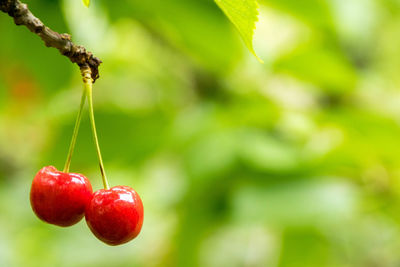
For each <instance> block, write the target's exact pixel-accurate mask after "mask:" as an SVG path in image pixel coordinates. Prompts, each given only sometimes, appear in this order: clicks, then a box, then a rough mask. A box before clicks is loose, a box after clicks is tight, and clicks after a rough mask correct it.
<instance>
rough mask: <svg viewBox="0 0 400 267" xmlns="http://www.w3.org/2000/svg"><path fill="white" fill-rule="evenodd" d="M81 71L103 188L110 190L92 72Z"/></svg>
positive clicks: (88, 69) (84, 68)
mask: <svg viewBox="0 0 400 267" xmlns="http://www.w3.org/2000/svg"><path fill="white" fill-rule="evenodd" d="M81 71H82V77H83V84H84V86H85V91H86V95H87V98H88V103H89V116H90V124H91V126H92V134H93V140H94V143H95V145H96V151H97V157H98V158H99V167H100V172H101V177H102V179H103V186H104V188H105V189H109V188H110V187H109V186H108V181H107V177H106V172H105V170H104V163H103V158H102V156H101V151H100V145H99V140H98V138H97V131H96V124H95V122H94V111H93V96H92V95H93V94H92V83H93V80H92V77H91V71H90V68H89V67H82V68H81Z"/></svg>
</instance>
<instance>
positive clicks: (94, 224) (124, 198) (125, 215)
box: [85, 186, 143, 246]
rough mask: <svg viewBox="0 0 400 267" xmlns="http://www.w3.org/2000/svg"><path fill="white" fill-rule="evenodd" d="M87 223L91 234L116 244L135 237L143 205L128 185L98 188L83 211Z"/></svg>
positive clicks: (141, 216) (110, 243)
mask: <svg viewBox="0 0 400 267" xmlns="http://www.w3.org/2000/svg"><path fill="white" fill-rule="evenodd" d="M85 218H86V222H87V224H88V226H89V228H90V230H91V231H92V232H93V234H94V235H95V236H96V237H97V238H98V239H100V240H101V241H103V242H104V243H106V244H109V245H112V246H115V245H120V244H123V243H126V242H128V241H130V240H132V239H133V238H135V237H136V236H137V235H138V234H139V233H140V230H141V228H142V224H143V204H142V200H141V199H140V197H139V195H138V194H137V193H136V191H135V190H133V189H132V188H130V187H129V186H115V187H112V188H110V189H100V190H98V191H96V192H95V193H94V194H93V198H92V200H91V201H90V203H89V205H88V206H87V207H86V211H85Z"/></svg>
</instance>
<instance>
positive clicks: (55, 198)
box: [30, 166, 93, 227]
mask: <svg viewBox="0 0 400 267" xmlns="http://www.w3.org/2000/svg"><path fill="white" fill-rule="evenodd" d="M92 196H93V190H92V185H91V184H90V182H89V180H88V179H87V178H86V177H85V176H83V175H82V174H77V173H64V172H60V171H58V170H57V169H56V168H55V167H53V166H47V167H43V168H42V169H41V170H40V171H39V172H38V173H37V174H36V176H35V178H33V181H32V187H31V193H30V200H31V206H32V209H33V211H34V212H35V214H36V215H37V216H38V217H39V219H41V220H43V221H45V222H47V223H50V224H55V225H58V226H63V227H66V226H71V225H73V224H75V223H77V222H79V221H80V220H81V219H82V218H83V216H84V212H85V208H86V206H87V205H88V204H89V202H90V200H91V198H92Z"/></svg>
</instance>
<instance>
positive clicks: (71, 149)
mask: <svg viewBox="0 0 400 267" xmlns="http://www.w3.org/2000/svg"><path fill="white" fill-rule="evenodd" d="M85 101H86V90H83V91H82V98H81V104H80V106H79V111H78V115H77V117H76V121H75V127H74V132H73V133H72V139H71V143H70V145H69V151H68V156H67V160H66V161H65V165H64V170H63V172H69V166H70V165H71V159H72V154H73V153H74V149H75V144H76V138H77V136H78V132H79V126H80V124H81V119H82V113H83V107H84V106H85Z"/></svg>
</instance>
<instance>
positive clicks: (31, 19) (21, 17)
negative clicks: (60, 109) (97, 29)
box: [0, 0, 101, 82]
mask: <svg viewBox="0 0 400 267" xmlns="http://www.w3.org/2000/svg"><path fill="white" fill-rule="evenodd" d="M0 10H1V11H3V12H5V13H7V14H8V15H10V16H11V17H13V18H14V22H15V24H16V25H24V26H26V27H27V28H28V29H29V30H30V31H31V32H33V33H34V34H36V35H38V36H39V37H40V38H41V39H42V40H43V42H44V44H45V45H46V46H47V47H54V48H57V49H58V50H59V51H60V53H61V54H62V55H64V56H66V57H68V58H69V59H70V60H71V61H72V62H73V63H76V64H78V66H79V67H80V68H82V67H86V66H88V67H89V68H90V69H91V75H92V79H93V82H95V81H96V79H97V78H99V70H98V68H99V65H100V63H101V60H100V59H99V58H97V57H95V56H93V54H92V53H91V52H89V51H87V50H86V48H84V47H83V46H80V45H76V44H74V43H73V42H72V41H71V36H70V35H69V34H66V33H62V34H60V33H58V32H55V31H53V30H51V29H50V28H49V27H47V26H46V25H44V24H43V22H41V21H40V19H38V18H37V17H35V16H34V15H33V14H32V12H31V11H30V10H29V9H28V5H27V4H24V3H21V2H20V1H19V0H0Z"/></svg>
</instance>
